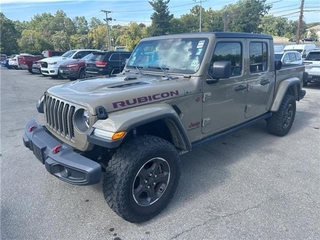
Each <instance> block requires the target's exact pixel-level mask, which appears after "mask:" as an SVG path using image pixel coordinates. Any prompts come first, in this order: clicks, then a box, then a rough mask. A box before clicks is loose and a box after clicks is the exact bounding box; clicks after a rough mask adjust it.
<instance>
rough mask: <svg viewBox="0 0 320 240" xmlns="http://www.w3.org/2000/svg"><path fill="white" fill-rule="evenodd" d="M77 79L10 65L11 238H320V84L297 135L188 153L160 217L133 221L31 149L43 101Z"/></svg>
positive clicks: (250, 137) (248, 132)
mask: <svg viewBox="0 0 320 240" xmlns="http://www.w3.org/2000/svg"><path fill="white" fill-rule="evenodd" d="M64 82H68V80H57V79H52V78H46V77H43V76H41V75H31V74H29V73H28V72H27V71H23V70H8V69H6V68H1V142H0V146H1V231H0V232H1V239H8V240H11V239H12V240H20V239H21V240H25V239H32V240H34V239H41V240H43V239H59V240H60V239H61V240H64V239H68V240H71V239H72V240H73V239H77V240H78V239H95V240H96V239H112V240H135V239H137V240H140V239H155V240H164V239H165V240H167V239H168V240H169V239H170V240H173V239H174V240H186V239H192V240H196V239H301V240H302V239H303V240H305V239H320V224H319V219H320V191H319V189H320V147H319V146H320V85H316V84H309V85H308V87H306V88H305V89H306V90H307V94H306V96H305V98H304V99H303V100H301V101H300V102H298V103H297V113H296V119H295V122H294V124H293V127H292V129H291V131H290V132H289V134H288V135H287V136H285V137H275V136H272V135H269V134H268V133H267V131H266V127H265V122H264V121H261V122H259V123H257V124H255V125H253V126H251V127H249V128H246V129H242V130H240V131H238V132H236V133H233V134H230V135H228V136H225V137H222V138H220V139H218V140H216V141H214V142H212V143H210V144H207V145H206V146H203V147H201V148H199V149H197V150H195V151H193V152H190V153H188V154H186V155H183V156H182V157H181V160H182V161H181V165H182V166H181V171H182V175H181V180H180V184H179V186H178V189H177V191H176V194H175V196H174V198H173V199H172V201H171V202H170V204H169V205H168V207H167V208H166V209H165V210H164V211H163V212H162V213H161V214H160V215H158V216H157V217H156V218H154V219H152V220H151V221H149V222H146V223H143V224H132V223H129V222H126V221H124V220H122V219H121V218H120V217H118V216H117V215H116V214H115V213H114V212H113V211H112V210H111V209H110V208H109V207H108V205H107V204H106V202H105V200H104V198H103V194H102V189H101V184H98V185H94V186H86V187H79V186H73V185H69V184H67V183H64V182H61V181H59V180H58V179H56V178H55V177H53V176H52V175H50V174H49V173H48V172H47V171H46V170H45V168H44V166H43V165H42V164H40V163H39V161H38V160H37V159H36V158H35V157H34V155H33V154H32V153H31V152H30V151H29V150H28V149H26V148H25V147H24V146H23V143H22V135H23V131H24V126H25V124H26V123H27V121H29V120H30V119H32V118H35V119H36V120H37V121H38V122H42V121H43V118H42V115H41V114H39V113H38V112H37V110H36V108H35V104H36V102H37V100H38V99H39V97H40V96H41V95H42V93H43V92H44V91H45V89H47V88H48V87H50V86H53V85H56V84H60V83H64Z"/></svg>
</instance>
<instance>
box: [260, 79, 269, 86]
mask: <svg viewBox="0 0 320 240" xmlns="http://www.w3.org/2000/svg"><path fill="white" fill-rule="evenodd" d="M269 83H270V81H269V79H263V80H261V81H260V85H262V86H263V85H267V84H269Z"/></svg>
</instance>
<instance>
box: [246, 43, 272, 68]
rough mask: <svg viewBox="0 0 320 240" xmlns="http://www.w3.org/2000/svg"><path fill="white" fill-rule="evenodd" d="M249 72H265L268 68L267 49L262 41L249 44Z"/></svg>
mask: <svg viewBox="0 0 320 240" xmlns="http://www.w3.org/2000/svg"><path fill="white" fill-rule="evenodd" d="M249 55H250V72H251V73H257V72H265V71H267V69H268V49H267V44H266V43H264V42H251V43H250V44H249Z"/></svg>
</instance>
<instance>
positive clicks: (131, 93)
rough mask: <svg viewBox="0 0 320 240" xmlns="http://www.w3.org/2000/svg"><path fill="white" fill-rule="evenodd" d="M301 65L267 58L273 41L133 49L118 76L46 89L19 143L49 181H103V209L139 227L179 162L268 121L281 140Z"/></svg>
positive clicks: (151, 42)
mask: <svg viewBox="0 0 320 240" xmlns="http://www.w3.org/2000/svg"><path fill="white" fill-rule="evenodd" d="M306 77H307V74H305V72H304V66H303V65H297V66H292V65H291V66H288V67H283V68H282V65H281V62H277V61H275V59H274V49H273V39H272V37H271V36H268V35H263V34H250V33H223V32H219V33H218V32H217V33H190V34H179V35H167V36H159V37H151V38H146V39H143V40H141V41H140V43H139V44H138V45H137V46H136V48H135V49H134V51H133V52H132V54H131V57H130V58H129V60H128V61H127V63H126V67H125V69H124V71H123V73H122V74H119V75H117V76H112V77H109V78H97V79H90V80H80V81H75V82H70V83H67V84H64V85H59V86H54V87H51V88H49V89H48V90H47V91H46V92H45V93H44V95H43V96H42V97H41V98H40V100H39V102H38V104H37V108H38V111H39V112H40V113H43V114H44V118H45V121H46V124H45V125H39V124H38V123H36V121H35V120H31V121H30V122H29V123H27V125H26V128H25V133H24V136H23V142H24V144H25V146H26V147H27V148H29V149H30V150H31V151H33V153H34V155H35V156H36V157H37V158H38V159H39V160H40V162H41V163H42V164H44V165H45V167H46V169H47V171H48V172H50V173H51V174H52V175H54V176H55V177H57V178H59V179H60V180H63V181H65V182H67V183H71V184H76V185H89V184H96V183H98V182H99V181H100V179H101V177H102V176H103V177H104V179H103V192H104V196H105V199H106V201H107V203H108V204H109V206H110V207H111V208H112V209H113V210H114V211H115V212H116V213H117V214H118V215H119V216H121V217H122V218H123V219H125V220H127V221H130V222H143V221H147V220H149V219H151V218H152V217H154V216H155V215H157V214H158V213H159V212H160V211H161V210H163V209H164V208H165V206H166V205H167V204H168V203H169V201H170V199H171V198H172V197H173V195H174V192H175V190H176V188H177V186H178V181H179V177H180V168H179V155H180V154H183V153H187V152H189V151H191V150H193V149H194V148H195V147H197V146H201V145H202V144H204V143H207V142H208V141H211V140H213V139H215V138H217V137H220V136H222V135H224V134H228V133H230V132H232V131H236V130H238V129H240V128H241V127H246V126H249V125H250V124H253V123H256V122H257V121H261V120H266V128H267V130H268V131H269V132H270V133H271V134H274V135H277V136H284V135H286V134H287V133H288V132H289V130H290V128H291V126H292V124H293V122H294V117H295V114H296V101H299V100H301V99H302V98H303V97H304V95H305V93H306V92H305V91H304V90H302V83H303V80H304V78H306Z"/></svg>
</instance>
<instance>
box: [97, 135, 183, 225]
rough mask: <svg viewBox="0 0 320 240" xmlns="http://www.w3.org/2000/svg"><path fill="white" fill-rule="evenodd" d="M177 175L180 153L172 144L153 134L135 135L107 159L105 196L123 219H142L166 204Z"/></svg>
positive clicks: (159, 210) (178, 175) (140, 220)
mask: <svg viewBox="0 0 320 240" xmlns="http://www.w3.org/2000/svg"><path fill="white" fill-rule="evenodd" d="M179 178H180V167H179V156H178V152H177V150H176V149H175V147H174V146H173V145H172V144H171V143H169V142H167V141H166V140H163V139H162V138H159V137H155V136H141V137H137V138H135V139H133V140H132V141H130V142H127V143H125V144H124V145H123V146H122V147H120V148H119V149H118V150H117V152H116V153H115V154H114V155H113V157H112V159H111V160H110V161H109V163H108V167H107V169H106V175H105V178H104V181H103V192H104V197H105V199H106V201H107V203H108V204H109V206H110V207H111V209H112V210H113V211H115V212H116V213H117V214H118V215H119V216H120V217H122V218H123V219H125V220H127V221H129V222H134V223H139V222H144V221H147V220H149V219H151V218H152V217H154V216H156V215H157V214H159V213H160V212H161V211H162V210H163V209H164V208H165V207H166V206H167V204H168V202H169V201H170V199H171V198H172V197H173V195H174V192H175V190H176V188H177V186H178V182H179Z"/></svg>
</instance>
